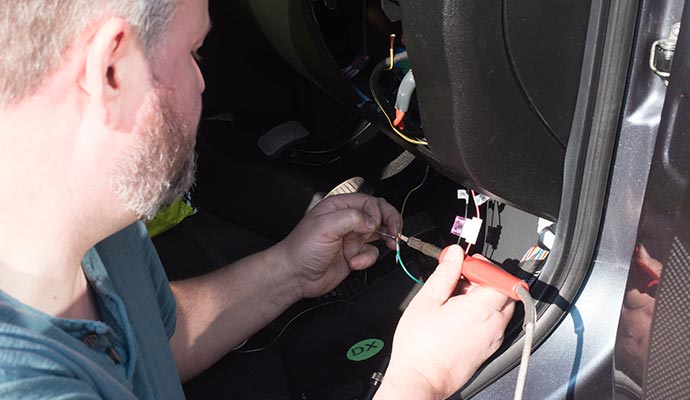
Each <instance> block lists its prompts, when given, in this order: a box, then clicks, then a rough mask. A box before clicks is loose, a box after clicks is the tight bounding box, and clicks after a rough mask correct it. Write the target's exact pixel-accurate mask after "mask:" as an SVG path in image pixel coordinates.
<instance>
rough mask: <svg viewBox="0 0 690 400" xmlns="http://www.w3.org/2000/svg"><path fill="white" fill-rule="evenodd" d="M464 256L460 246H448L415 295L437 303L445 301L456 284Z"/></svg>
mask: <svg viewBox="0 0 690 400" xmlns="http://www.w3.org/2000/svg"><path fill="white" fill-rule="evenodd" d="M464 258H465V253H464V252H463V251H462V248H460V246H458V245H455V244H454V245H452V246H450V247H449V248H448V250H447V251H446V252H445V254H444V257H443V260H442V261H441V263H440V264H439V265H438V267H436V271H434V273H433V274H431V276H430V277H429V279H427V281H426V283H424V286H423V287H422V290H420V291H419V294H418V295H417V296H420V295H421V296H423V297H425V298H427V299H429V300H431V301H433V302H434V303H437V304H443V303H445V302H446V301H447V300H448V298H450V297H451V296H452V295H453V292H454V291H455V288H456V286H457V285H458V281H459V280H460V277H461V275H462V261H463V259H464Z"/></svg>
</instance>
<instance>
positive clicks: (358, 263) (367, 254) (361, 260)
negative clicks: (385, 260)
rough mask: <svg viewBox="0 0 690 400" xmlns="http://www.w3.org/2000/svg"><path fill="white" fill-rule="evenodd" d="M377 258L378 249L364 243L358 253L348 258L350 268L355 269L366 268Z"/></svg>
mask: <svg viewBox="0 0 690 400" xmlns="http://www.w3.org/2000/svg"><path fill="white" fill-rule="evenodd" d="M378 258H379V249H378V248H377V247H376V246H372V245H370V244H365V245H363V246H362V247H361V248H360V249H359V253H357V255H355V256H353V257H352V258H350V259H348V264H349V265H350V268H352V269H355V270H361V269H366V268H369V267H371V266H372V265H374V263H375V262H376V260H377V259H378Z"/></svg>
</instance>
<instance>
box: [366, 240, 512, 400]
mask: <svg viewBox="0 0 690 400" xmlns="http://www.w3.org/2000/svg"><path fill="white" fill-rule="evenodd" d="M463 259H464V253H463V251H462V249H461V248H460V246H457V245H453V246H451V248H450V249H449V250H448V251H447V252H446V254H445V256H444V259H443V260H442V262H441V263H440V264H439V266H438V267H437V269H436V271H435V272H434V273H433V274H432V275H431V276H430V277H429V279H428V280H427V282H426V283H425V284H424V286H423V287H422V289H421V290H420V291H419V293H418V294H417V295H416V296H415V298H414V299H413V300H412V302H411V303H410V305H409V306H408V308H407V309H406V310H405V312H404V314H403V316H402V318H400V322H399V323H398V328H397V330H396V333H395V337H394V339H393V351H392V354H391V362H390V366H389V367H388V370H387V372H386V375H385V378H384V379H383V385H382V386H381V388H380V389H379V391H378V393H377V394H376V397H375V398H376V399H377V400H384V399H445V398H447V397H449V396H450V395H452V394H453V393H455V392H456V391H457V390H458V389H460V388H461V387H462V386H463V385H464V384H465V383H466V382H467V381H468V380H469V379H470V378H471V377H472V375H473V374H474V373H475V371H476V370H477V368H479V366H480V365H481V364H482V363H483V362H484V361H486V359H487V358H489V356H491V355H492V354H493V353H494V352H495V351H496V350H497V349H498V347H499V346H500V345H501V343H502V342H503V332H504V330H505V328H506V325H507V324H508V321H509V320H510V317H511V316H512V314H513V309H514V303H513V301H512V300H510V299H508V298H507V297H506V296H504V295H502V294H500V293H498V292H496V291H494V290H492V289H489V288H484V287H480V286H477V285H470V284H469V283H467V282H466V281H464V280H461V279H460V277H461V265H462V262H463Z"/></svg>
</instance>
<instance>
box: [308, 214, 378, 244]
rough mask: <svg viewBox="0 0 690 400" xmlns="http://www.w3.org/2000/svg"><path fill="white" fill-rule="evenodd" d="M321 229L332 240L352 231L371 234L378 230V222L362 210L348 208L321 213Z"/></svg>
mask: <svg viewBox="0 0 690 400" xmlns="http://www.w3.org/2000/svg"><path fill="white" fill-rule="evenodd" d="M317 218H319V221H318V223H319V230H320V231H321V232H323V233H324V234H325V235H326V236H327V237H328V238H329V239H331V240H340V239H341V238H343V237H345V236H346V235H348V234H350V233H358V234H362V235H363V234H369V233H372V232H374V231H375V230H376V222H375V221H374V220H373V219H371V218H370V217H369V216H367V215H364V214H363V213H362V212H361V211H358V210H355V209H352V208H346V209H343V210H338V211H334V212H331V213H329V214H324V215H320V216H319V217H317Z"/></svg>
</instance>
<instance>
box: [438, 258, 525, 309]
mask: <svg viewBox="0 0 690 400" xmlns="http://www.w3.org/2000/svg"><path fill="white" fill-rule="evenodd" d="M447 250H448V248H447V247H446V248H445V249H444V250H443V251H442V252H441V255H440V256H439V262H440V261H441V260H443V256H444V255H445V253H446V251H447ZM462 275H463V276H464V277H465V279H467V280H468V281H470V282H472V283H476V284H478V285H481V286H484V287H489V288H492V289H494V290H496V291H498V292H500V293H503V294H504V295H506V296H508V297H510V298H511V299H513V300H516V301H520V297H518V295H517V290H518V288H519V287H523V288H525V289H527V290H528V291H529V286H528V285H527V283H526V282H525V281H523V280H522V279H519V278H517V277H515V276H513V275H511V274H509V273H508V272H506V271H504V270H502V269H500V268H498V267H497V266H495V265H493V264H491V263H488V262H486V261H484V260H480V259H478V258H474V257H471V256H465V260H464V261H463V263H462Z"/></svg>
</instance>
